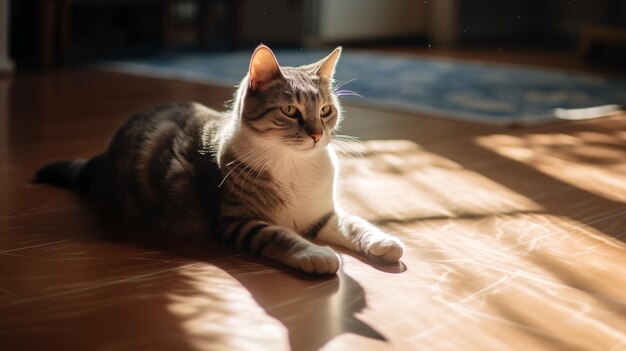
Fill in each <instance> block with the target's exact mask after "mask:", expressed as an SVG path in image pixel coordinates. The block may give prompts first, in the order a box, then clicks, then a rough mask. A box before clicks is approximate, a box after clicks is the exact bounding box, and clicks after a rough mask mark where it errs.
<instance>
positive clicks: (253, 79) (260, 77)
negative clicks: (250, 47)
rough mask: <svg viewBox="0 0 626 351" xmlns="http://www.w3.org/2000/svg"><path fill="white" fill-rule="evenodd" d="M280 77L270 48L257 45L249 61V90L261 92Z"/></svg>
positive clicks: (278, 68) (276, 62)
mask: <svg viewBox="0 0 626 351" xmlns="http://www.w3.org/2000/svg"><path fill="white" fill-rule="evenodd" d="M281 76H282V73H281V71H280V66H279V65H278V61H277V60H276V56H274V53H273V52H272V50H270V48H268V47H267V46H265V45H263V44H261V45H259V46H258V47H257V48H256V50H254V53H253V54H252V58H251V59H250V88H251V89H252V90H253V91H259V90H262V89H263V88H264V87H265V86H267V84H268V83H270V82H272V81H273V80H275V79H277V78H279V77H281Z"/></svg>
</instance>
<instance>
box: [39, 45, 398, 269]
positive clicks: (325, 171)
mask: <svg viewBox="0 0 626 351" xmlns="http://www.w3.org/2000/svg"><path fill="white" fill-rule="evenodd" d="M340 53H341V49H340V48H337V49H336V50H335V51H333V53H331V54H330V55H329V56H328V57H326V58H324V59H322V60H321V61H319V62H317V63H313V64H310V65H307V66H301V67H297V68H292V67H280V66H279V65H278V63H277V61H276V59H275V57H274V55H273V53H272V52H271V51H270V49H269V48H267V47H266V46H259V47H258V48H257V50H256V51H255V52H254V54H253V56H252V59H251V62H250V70H249V73H248V74H247V75H246V76H245V77H244V79H243V80H242V82H241V84H240V86H239V88H238V90H237V92H236V95H235V98H234V102H233V105H232V109H231V110H230V111H227V112H224V113H220V112H217V111H214V110H211V109H209V108H207V107H205V106H202V105H200V104H197V103H178V104H164V105H160V106H156V107H152V108H150V109H147V110H145V111H143V112H140V113H137V114H135V115H134V116H132V117H131V118H130V119H129V120H128V121H127V122H126V124H125V125H124V126H123V127H122V128H120V130H119V131H118V132H117V134H116V135H115V136H114V138H113V140H112V142H111V144H110V147H109V149H108V150H107V151H106V152H105V153H103V154H102V155H99V156H96V157H94V158H92V159H91V160H89V161H81V160H74V161H60V162H55V163H52V164H50V165H48V166H46V167H44V168H42V169H41V170H40V171H39V172H38V173H37V174H36V180H38V181H39V182H46V183H51V184H56V185H59V186H63V187H67V188H71V189H74V190H76V191H78V192H80V193H82V194H85V195H87V196H91V197H97V198H100V199H102V200H103V201H105V202H107V203H110V204H113V205H114V206H116V207H119V208H121V209H123V211H124V213H125V214H127V215H128V216H130V217H132V218H135V219H136V220H139V221H142V222H144V223H151V224H153V225H157V226H158V227H160V228H161V229H164V230H166V231H167V232H168V233H171V235H185V234H187V235H198V234H202V233H211V234H212V235H214V236H216V237H217V238H218V239H219V240H221V241H222V242H224V243H226V244H228V245H230V246H232V247H236V248H238V249H240V250H244V251H248V252H251V253H254V254H257V255H261V256H265V257H268V258H271V259H274V260H277V261H280V262H283V263H285V264H287V265H289V266H292V267H295V268H298V269H302V270H304V271H306V272H316V273H334V272H336V271H337V269H338V268H339V259H338V256H337V255H336V254H335V253H334V251H333V250H331V249H330V248H329V247H327V246H319V245H316V244H314V243H312V242H311V240H313V239H320V240H323V241H326V242H330V243H335V244H339V245H342V246H345V247H348V248H350V249H353V250H357V251H359V252H361V253H363V254H366V255H368V256H372V257H380V258H382V259H385V260H388V261H396V260H398V259H399V258H400V257H401V255H402V252H403V246H402V243H401V242H400V241H399V240H398V239H396V238H393V237H391V236H389V235H387V234H384V233H382V232H381V231H380V230H378V229H377V228H375V227H374V226H372V225H370V224H369V223H367V222H366V221H364V220H362V219H360V218H358V217H355V216H350V215H347V214H344V213H342V212H341V211H339V210H338V209H337V208H336V205H335V188H334V187H335V178H336V174H337V162H336V160H335V154H334V152H333V149H332V146H330V145H329V142H330V140H331V133H332V131H333V129H334V128H335V127H336V126H337V124H338V123H339V121H340V119H341V107H340V105H339V101H338V100H337V96H336V94H335V93H333V90H332V75H333V73H334V69H335V64H336V62H337V59H338V58H339V56H340Z"/></svg>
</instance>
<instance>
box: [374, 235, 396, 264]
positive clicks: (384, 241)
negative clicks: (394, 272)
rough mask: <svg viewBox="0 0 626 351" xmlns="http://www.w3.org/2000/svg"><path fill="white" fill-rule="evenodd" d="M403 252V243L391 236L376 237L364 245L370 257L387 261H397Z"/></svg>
mask: <svg viewBox="0 0 626 351" xmlns="http://www.w3.org/2000/svg"><path fill="white" fill-rule="evenodd" d="M403 253H404V244H402V242H401V241H400V240H399V239H397V238H394V237H392V236H385V237H383V238H376V239H374V240H372V242H371V243H369V244H368V245H367V247H366V254H367V255H368V256H370V257H373V258H377V259H382V260H384V261H387V262H397V261H399V260H400V257H402V254H403Z"/></svg>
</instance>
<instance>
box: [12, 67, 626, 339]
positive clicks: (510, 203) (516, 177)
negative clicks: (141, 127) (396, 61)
mask: <svg viewBox="0 0 626 351" xmlns="http://www.w3.org/2000/svg"><path fill="white" fill-rule="evenodd" d="M230 95H231V92H230V91H229V90H228V89H218V88H211V87H207V86H201V85H194V84H189V83H180V82H171V81H161V80H153V79H148V78H139V77H133V76H125V75H118V74H113V73H103V72H96V71H87V70H67V71H60V72H53V73H50V74H46V75H32V76H18V77H16V78H15V79H13V81H7V80H0V348H1V349H2V350H111V351H112V350H294V351H300V350H316V349H319V348H324V349H326V350H624V349H626V310H625V307H626V269H625V267H626V243H625V242H624V241H625V240H626V205H625V203H626V115H624V114H622V115H616V116H613V117H609V118H604V119H598V120H593V121H587V122H579V123H567V124H565V123H564V124H558V125H551V126H546V127H534V128H529V129H515V130H513V129H505V128H499V127H488V126H483V125H476V124H468V123H461V122H452V121H446V120H442V119H430V118H427V117H420V116H414V115H408V114H400V113H394V112H390V111H378V110H372V109H363V108H359V107H355V106H348V107H347V108H346V114H347V117H346V120H345V124H344V128H343V133H345V134H351V135H356V136H359V137H361V138H362V139H364V140H366V141H365V142H364V143H363V145H362V146H353V147H352V153H353V157H352V158H348V157H344V158H342V164H343V171H342V174H343V176H342V183H341V193H342V198H343V203H344V206H345V207H346V209H348V210H350V211H352V212H355V213H358V214H361V215H363V216H365V217H366V218H368V219H370V220H371V221H373V222H375V223H378V224H379V225H380V226H381V227H383V228H384V229H386V230H387V231H389V232H391V233H393V234H395V235H397V236H398V237H400V238H401V239H402V240H404V242H405V243H406V246H407V250H406V253H405V256H404V257H403V260H402V264H401V265H398V266H380V265H377V264H374V263H372V262H368V261H367V260H364V259H362V258H360V257H358V256H355V255H352V254H350V253H346V252H342V253H341V257H342V260H343V265H342V269H341V272H340V273H339V274H338V275H337V276H336V277H334V276H333V277H324V278H319V277H308V276H305V275H303V274H299V273H296V272H293V271H290V270H287V269H284V268H283V267H278V266H275V265H272V264H270V263H268V262H266V261H263V260H260V259H256V258H253V257H250V256H247V255H245V254H239V253H236V252H233V251H230V250H227V249H224V248H220V247H216V246H214V245H213V246H211V245H208V244H206V243H193V245H192V244H184V243H183V244H181V243H163V242H153V241H149V240H145V239H141V240H138V239H125V238H126V237H131V236H132V235H130V234H132V233H127V231H128V229H127V228H122V227H119V226H118V225H116V224H111V223H103V221H102V218H101V217H99V216H97V215H96V214H95V213H94V212H93V210H90V209H89V208H88V207H86V206H85V205H84V204H82V203H81V202H80V201H79V199H77V198H76V197H74V196H73V195H72V194H69V193H67V192H65V191H62V190H58V189H54V188H51V187H47V186H43V185H33V184H30V183H29V180H30V179H31V175H32V174H33V172H34V171H35V170H36V169H37V168H38V167H40V166H41V165H43V164H45V163H47V162H50V161H53V160H58V159H64V158H77V157H89V156H91V155H93V154H95V153H98V152H100V151H101V150H103V149H104V148H105V147H106V145H107V143H108V140H109V137H110V135H111V134H112V133H113V132H114V130H115V129H116V128H117V127H118V126H119V124H120V123H121V122H122V121H123V120H124V119H125V117H126V116H127V115H128V114H129V113H131V112H133V111H135V110H138V109H141V108H143V107H145V106H147V105H150V104H154V103H158V102H164V101H180V100H195V101H200V102H203V103H205V104H207V105H209V106H211V107H214V108H221V107H222V106H223V101H225V100H228V99H229V98H230ZM124 233H126V234H124ZM127 234H128V236H126V235H127Z"/></svg>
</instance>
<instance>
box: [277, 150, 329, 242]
mask: <svg viewBox="0 0 626 351" xmlns="http://www.w3.org/2000/svg"><path fill="white" fill-rule="evenodd" d="M276 162H277V163H276V167H274V168H272V175H273V176H274V178H275V179H276V180H277V181H278V182H279V183H280V184H281V187H282V188H283V189H284V190H285V191H287V192H288V193H289V194H288V195H289V196H288V197H289V199H290V201H289V203H288V204H287V206H285V207H283V208H281V209H279V210H278V211H276V212H275V213H274V218H273V220H274V222H275V223H276V224H278V225H282V226H285V227H288V228H291V229H293V230H295V231H297V232H299V233H304V232H305V231H306V230H308V228H310V226H311V225H312V224H314V223H315V222H316V221H317V220H319V219H320V218H321V217H322V216H323V215H325V214H327V213H328V212H329V211H331V210H333V209H334V195H333V190H334V189H333V184H334V178H335V165H334V162H333V157H332V154H331V151H328V152H327V150H324V151H323V152H320V153H319V154H316V155H313V156H311V157H308V158H304V159H301V158H293V157H291V158H289V157H285V158H284V159H279V160H276Z"/></svg>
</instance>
